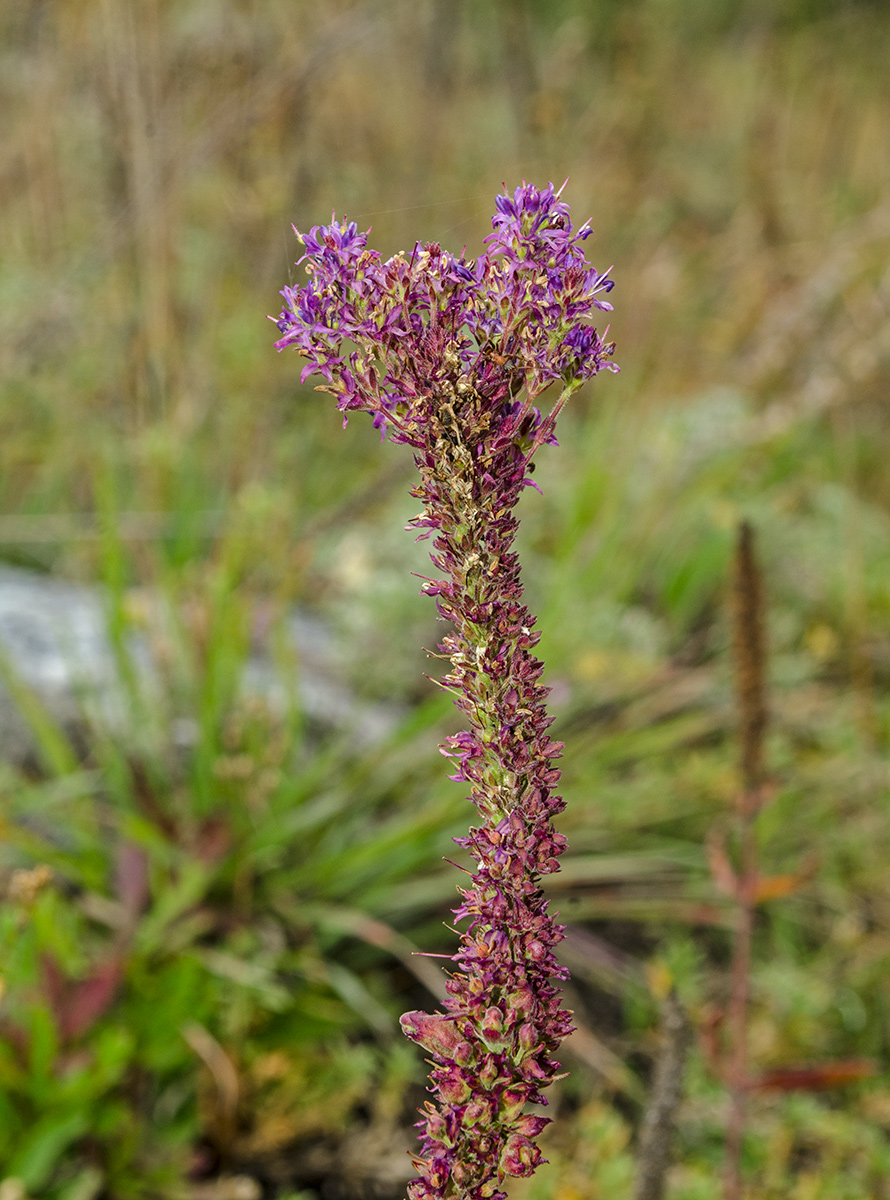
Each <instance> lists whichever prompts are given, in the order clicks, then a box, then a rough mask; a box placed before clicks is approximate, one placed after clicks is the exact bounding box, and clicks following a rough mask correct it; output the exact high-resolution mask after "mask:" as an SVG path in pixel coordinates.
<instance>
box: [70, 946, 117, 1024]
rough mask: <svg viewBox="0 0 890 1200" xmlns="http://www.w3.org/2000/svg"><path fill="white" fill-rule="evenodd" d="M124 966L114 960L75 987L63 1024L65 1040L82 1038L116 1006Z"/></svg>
mask: <svg viewBox="0 0 890 1200" xmlns="http://www.w3.org/2000/svg"><path fill="white" fill-rule="evenodd" d="M121 975H122V970H121V963H120V960H119V959H115V958H112V959H110V960H109V961H108V962H106V963H103V964H102V965H101V966H100V967H97V968H96V970H95V971H94V972H93V974H92V975H91V976H90V977H89V978H88V979H84V980H83V982H82V983H78V984H75V985H74V987H73V988H72V989H71V992H70V993H69V998H68V1004H67V1010H66V1012H65V1016H64V1019H63V1021H62V1025H61V1031H62V1035H63V1036H64V1037H69V1038H73V1037H78V1036H79V1035H80V1034H81V1033H86V1031H87V1030H88V1029H89V1028H90V1027H91V1026H93V1025H95V1023H96V1022H97V1021H98V1019H99V1018H100V1017H101V1016H102V1014H103V1013H104V1012H106V1011H107V1010H108V1009H109V1008H110V1007H111V1005H112V1003H113V1001H114V997H115V995H116V993H117V989H118V985H119V984H120V981H121Z"/></svg>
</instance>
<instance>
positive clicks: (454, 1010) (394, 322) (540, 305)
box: [276, 183, 617, 1200]
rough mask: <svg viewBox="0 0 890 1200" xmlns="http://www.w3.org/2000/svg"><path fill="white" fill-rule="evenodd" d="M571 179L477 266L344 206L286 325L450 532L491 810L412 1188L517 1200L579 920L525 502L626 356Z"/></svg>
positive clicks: (432, 532) (457, 743)
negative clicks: (520, 539) (560, 828)
mask: <svg viewBox="0 0 890 1200" xmlns="http://www.w3.org/2000/svg"><path fill="white" fill-rule="evenodd" d="M561 191H562V189H560V191H559V192H556V191H555V190H554V188H553V185H552V184H550V185H549V186H548V187H547V188H544V189H542V190H539V189H537V188H535V187H533V186H532V185H530V184H526V183H523V185H522V186H521V187H519V188H517V189H516V191H515V192H514V193H513V196H512V197H511V196H509V195H506V194H505V195H502V196H498V197H497V200H496V212H495V215H494V217H493V218H492V229H493V232H492V233H491V234H489V236H488V237H487V238H486V249H485V252H484V253H483V254H482V255H480V257H479V258H478V259H476V260H475V261H473V260H467V259H464V258H456V257H455V256H453V255H451V254H448V253H447V252H444V251H443V250H442V249H441V247H440V246H438V245H437V244H435V243H430V244H425V245H424V244H420V243H418V244H417V245H416V246H415V248H414V250H413V252H412V253H411V255H410V257H409V256H406V255H405V254H396V255H394V256H393V257H392V258H390V259H387V260H386V261H384V260H383V259H382V258H381V256H380V255H379V254H378V253H377V252H376V251H374V250H368V249H367V235H366V234H363V233H359V232H358V229H357V226H356V225H355V223H354V222H350V223H349V224H343V223H338V222H337V221H336V220H334V219H333V218H332V222H331V224H330V225H328V226H316V227H315V228H313V229H312V230H311V232H310V233H309V234H308V235H300V236H302V239H303V244H304V247H305V251H306V253H305V255H304V257H303V259H301V260H300V261H301V262H305V263H306V270H307V272H308V274H309V281H308V283H307V284H306V285H305V286H304V287H302V288H298V289H294V288H285V289H284V290H283V292H282V293H281V294H282V296H283V297H284V300H285V306H284V309H283V311H282V313H281V315H280V317H279V318H278V319H277V322H276V323H277V325H278V329H279V331H280V333H281V335H282V336H281V338H280V339H279V341H278V342H276V346H277V348H278V349H279V350H282V349H284V348H285V347H286V346H293V347H294V348H296V349H297V350H299V351H300V353H301V354H303V355H305V357H306V358H307V359H308V360H309V361H308V364H307V367H306V368H305V369H304V372H303V375H304V377H305V376H306V375H308V374H318V375H320V376H321V377H322V378H323V380H324V384H323V385H322V386H321V387H320V389H319V390H321V391H325V392H330V393H331V394H332V395H333V396H335V397H336V400H337V405H338V407H339V408H340V409H341V411H342V412H344V414H348V413H349V412H353V411H364V412H367V413H369V414H370V415H371V416H372V417H373V420H374V424H375V425H376V426H377V427H379V428H380V429H381V430H382V432H383V434H384V435H388V436H389V437H390V438H391V439H392V440H393V441H397V442H404V443H407V444H408V445H410V446H411V447H413V449H414V460H415V463H416V465H417V467H418V470H419V472H420V482H419V484H418V485H417V486H416V487H415V488H414V490H413V492H412V494H413V495H414V496H416V497H417V498H418V499H420V500H421V501H422V504H423V511H422V512H421V513H420V514H418V516H417V517H415V518H414V519H413V520H412V522H411V525H410V527H411V528H414V529H417V530H419V531H420V532H419V536H420V537H434V538H435V540H434V542H433V549H432V552H431V558H432V561H433V564H434V566H435V567H436V568H437V570H438V571H439V572H440V575H439V577H437V578H435V579H429V580H427V581H426V582H425V583H424V586H423V588H422V591H423V592H424V593H426V594H427V595H430V596H433V597H435V600H436V605H437V607H438V610H439V613H440V615H441V616H442V617H443V618H444V619H445V620H446V621H448V622H450V623H451V625H452V631H451V632H450V633H449V634H447V635H446V637H445V638H444V639H443V641H442V643H441V645H440V649H441V650H443V651H444V652H445V653H446V654H447V655H448V656H449V658H450V660H451V668H450V670H449V672H448V674H446V675H445V676H444V678H443V680H442V685H443V686H444V687H445V688H446V689H448V690H449V691H450V692H451V693H452V695H453V696H454V702H455V704H456V705H457V706H458V708H460V709H461V710H462V711H463V712H464V713H465V714H466V716H467V719H468V723H469V729H468V730H467V731H465V732H463V733H460V734H457V735H455V736H454V737H451V738H449V739H448V742H447V744H446V745H445V746H443V747H442V751H443V753H444V754H445V755H446V756H447V757H449V758H453V759H454V760H455V761H456V765H457V771H456V772H455V773H454V774H453V775H452V776H451V778H453V779H455V780H458V781H460V782H463V783H466V784H468V785H469V787H470V798H471V799H472V801H473V803H474V804H475V806H476V808H477V810H478V812H479V815H480V817H481V824H480V825H479V827H478V828H473V829H471V830H470V832H469V834H468V835H467V837H465V838H460V839H459V844H460V845H462V846H463V847H464V848H465V849H466V850H467V851H468V852H469V854H470V855H471V856H472V857H473V859H474V860H475V863H476V871H475V873H474V874H473V876H472V880H471V882H470V885H469V886H468V887H466V888H459V889H458V890H459V891H460V894H461V897H462V901H461V904H460V905H459V907H458V908H456V909H455V910H454V911H455V916H456V919H457V921H458V922H465V923H466V924H465V927H464V930H463V933H462V934H461V944H460V948H459V949H458V951H457V953H456V954H455V956H454V962H455V964H456V969H455V971H454V973H453V974H452V975H451V977H450V978H449V980H448V982H447V984H446V989H447V992H448V999H447V1000H446V1001H445V1004H444V1009H445V1011H444V1012H441V1013H434V1014H429V1013H419V1012H413V1013H407V1014H406V1015H405V1016H404V1017H402V1028H403V1030H404V1032H405V1034H406V1036H407V1037H409V1038H410V1039H411V1040H412V1041H414V1042H416V1043H417V1044H418V1045H420V1046H422V1047H423V1049H424V1050H425V1051H426V1052H427V1053H428V1055H429V1056H430V1059H431V1061H432V1070H431V1073H430V1080H431V1089H430V1090H431V1092H432V1093H433V1096H434V1098H435V1103H433V1102H427V1104H426V1106H425V1109H424V1111H423V1112H422V1113H421V1116H422V1118H423V1120H422V1121H421V1122H420V1128H421V1130H422V1133H421V1137H422V1148H421V1151H420V1154H419V1155H418V1157H417V1158H416V1159H415V1166H416V1167H417V1170H418V1172H419V1177H418V1178H417V1179H415V1180H414V1181H413V1182H412V1183H411V1184H410V1186H409V1196H410V1198H411V1200H501V1198H502V1197H503V1196H504V1195H505V1193H504V1192H502V1191H501V1190H500V1188H501V1185H502V1184H503V1182H504V1180H505V1178H506V1177H507V1176H510V1175H513V1176H523V1175H530V1174H532V1173H533V1171H534V1170H535V1168H536V1166H537V1165H538V1164H539V1163H540V1162H541V1161H542V1159H541V1152H540V1150H539V1148H538V1147H537V1145H536V1144H535V1139H536V1138H537V1136H538V1135H539V1134H540V1133H541V1131H542V1129H543V1128H544V1126H545V1125H546V1124H547V1123H548V1121H547V1118H544V1117H540V1116H536V1115H533V1114H530V1113H527V1112H526V1111H525V1108H526V1106H527V1105H528V1104H530V1103H531V1104H544V1103H546V1100H545V1098H544V1096H543V1091H542V1090H543V1089H544V1088H546V1087H547V1086H548V1084H550V1083H551V1082H552V1081H553V1079H554V1078H555V1077H556V1075H557V1072H558V1071H559V1064H558V1063H557V1062H556V1061H555V1060H554V1059H553V1058H552V1057H551V1056H552V1054H553V1053H554V1052H555V1051H556V1049H557V1047H558V1046H559V1043H560V1041H561V1040H562V1039H563V1038H564V1037H565V1036H566V1035H567V1034H568V1033H570V1032H571V1030H572V1024H571V1013H569V1012H568V1011H566V1010H565V1009H563V1008H561V1006H560V994H559V990H558V988H557V986H556V984H557V982H558V981H559V980H561V979H564V978H566V972H565V970H564V969H563V968H562V967H560V966H559V964H558V963H557V961H556V958H555V956H554V953H553V948H554V946H555V945H556V944H557V943H558V942H559V941H560V940H561V939H562V936H563V928H562V926H560V925H558V924H556V923H555V922H554V921H553V919H552V918H551V917H550V916H549V914H548V911H547V903H546V901H545V900H544V897H543V894H542V891H541V887H540V879H541V876H543V875H548V874H551V873H553V872H554V871H557V870H559V861H558V860H559V856H560V854H562V852H563V850H564V849H565V838H564V837H563V835H562V834H559V833H557V832H556V831H555V830H554V827H553V818H554V817H555V816H556V815H558V814H559V813H560V812H561V811H562V810H563V808H564V803H563V801H562V799H561V798H560V797H559V796H557V795H555V794H554V791H553V789H554V787H555V786H556V784H557V782H558V781H559V776H560V772H559V770H558V768H557V767H556V765H555V760H556V759H557V758H558V757H559V755H560V753H561V751H562V744H561V743H560V742H555V741H552V740H551V739H550V737H549V735H548V732H547V731H548V729H549V727H550V724H551V718H550V717H548V716H547V713H546V710H545V707H544V701H545V698H546V696H547V693H548V689H547V688H546V687H544V686H543V685H542V684H541V682H540V679H541V675H542V672H543V669H544V668H543V664H542V663H541V662H540V661H539V660H538V659H537V658H535V657H534V655H533V654H532V650H533V649H534V647H535V645H536V644H537V642H538V639H539V637H540V635H539V634H538V633H537V632H535V630H534V624H535V620H534V617H532V615H531V613H529V611H528V609H527V608H526V607H525V606H524V605H523V604H522V584H521V582H520V574H519V560H518V557H517V555H516V553H515V551H514V550H513V541H514V538H515V536H516V530H517V527H518V521H517V518H516V516H515V515H514V511H513V510H514V508H515V505H516V503H517V501H518V499H519V496H520V494H521V492H522V490H523V488H524V487H525V486H527V485H528V484H529V483H530V482H531V480H530V478H529V472H530V465H531V459H532V456H533V455H534V454H535V452H536V451H537V449H538V447H539V446H541V445H542V444H544V443H555V437H554V426H555V423H556V417H557V415H558V413H559V411H560V409H561V408H562V406H563V404H564V403H565V401H566V400H567V399H568V397H569V396H570V395H571V393H572V392H574V391H575V390H576V389H577V388H578V387H580V386H581V384H582V383H583V382H584V381H585V380H586V379H590V378H592V377H593V376H594V375H596V374H597V373H598V372H599V371H602V370H609V371H615V370H617V367H615V366H614V364H613V363H612V362H611V354H612V350H613V346H612V345H611V344H607V343H605V342H604V341H603V338H602V337H601V336H600V334H599V333H598V332H597V330H596V329H595V328H594V326H593V325H592V324H591V318H592V317H593V316H594V315H595V313H596V312H597V311H610V310H611V305H610V304H608V303H607V302H606V301H605V300H604V299H603V298H602V297H603V296H604V295H605V294H606V293H608V292H609V291H611V289H612V286H613V283H612V280H611V279H609V278H608V272H604V273H602V274H599V273H597V271H595V270H594V268H593V267H592V266H591V265H590V264H589V263H588V262H587V260H586V258H585V256H584V251H583V248H582V243H583V242H584V241H585V239H586V238H587V237H588V235H589V234H590V228H589V226H587V225H585V226H582V227H581V229H579V230H577V231H575V230H574V228H573V226H572V222H571V218H570V214H569V207H568V205H567V204H566V203H564V202H563V201H562V200H561V199H560V194H561ZM344 342H348V343H351V344H352V347H353V348H351V349H347V348H346V347H345V346H344ZM552 383H558V384H560V392H559V395H558V397H557V399H556V401H555V403H554V405H553V406H552V408H551V409H550V411H549V412H548V413H547V414H546V415H542V413H541V412H540V411H539V409H538V408H537V407H535V406H534V405H533V401H534V399H535V397H536V396H538V395H540V393H542V392H543V391H544V390H545V389H546V388H547V387H548V386H549V385H550V384H552ZM523 392H524V395H523Z"/></svg>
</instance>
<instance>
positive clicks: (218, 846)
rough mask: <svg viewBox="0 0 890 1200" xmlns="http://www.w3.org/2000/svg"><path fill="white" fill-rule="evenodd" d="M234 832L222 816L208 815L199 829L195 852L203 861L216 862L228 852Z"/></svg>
mask: <svg viewBox="0 0 890 1200" xmlns="http://www.w3.org/2000/svg"><path fill="white" fill-rule="evenodd" d="M231 844H232V834H231V831H230V830H229V827H228V825H227V824H226V822H225V820H224V819H223V818H222V817H208V818H207V820H206V821H204V822H203V824H202V825H201V827H200V829H199V830H198V836H197V841H196V845H195V852H196V853H197V855H198V858H200V859H201V861H202V862H206V863H210V864H212V863H215V862H217V861H218V860H219V859H221V858H222V857H223V856H224V855H225V854H227V853H228V850H229V847H230V846H231Z"/></svg>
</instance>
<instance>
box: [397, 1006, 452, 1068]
mask: <svg viewBox="0 0 890 1200" xmlns="http://www.w3.org/2000/svg"><path fill="white" fill-rule="evenodd" d="M399 1024H400V1025H401V1027H402V1032H403V1033H404V1035H405V1037H407V1038H410V1039H411V1041H412V1042H417V1044H418V1045H419V1046H423V1048H424V1050H429V1052H430V1053H431V1054H435V1055H438V1057H439V1058H444V1059H448V1058H450V1057H451V1055H452V1053H453V1051H454V1050H455V1048H456V1047H457V1046H458V1045H459V1044H460V1042H461V1040H462V1039H461V1036H460V1034H459V1033H458V1031H457V1029H456V1028H455V1025H454V1022H453V1021H449V1020H448V1019H447V1018H446V1017H443V1016H442V1014H441V1013H425V1012H409V1013H405V1014H404V1016H402V1017H400V1018H399Z"/></svg>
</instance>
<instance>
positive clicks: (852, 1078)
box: [750, 1058, 877, 1092]
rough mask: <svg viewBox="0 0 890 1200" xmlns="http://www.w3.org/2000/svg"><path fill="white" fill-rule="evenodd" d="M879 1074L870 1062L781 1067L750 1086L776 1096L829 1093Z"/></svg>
mask: <svg viewBox="0 0 890 1200" xmlns="http://www.w3.org/2000/svg"><path fill="white" fill-rule="evenodd" d="M876 1071H877V1068H876V1066H875V1064H874V1063H873V1062H872V1061H871V1060H870V1059H867V1058H848V1059H838V1060H837V1061H835V1062H825V1063H813V1064H810V1065H804V1066H799V1067H778V1068H776V1070H774V1071H764V1073H763V1074H762V1075H759V1076H758V1077H757V1078H756V1079H752V1080H751V1084H750V1086H751V1087H752V1088H756V1089H757V1090H759V1091H772V1092H797V1091H803V1092H825V1091H829V1090H830V1089H831V1088H839V1087H845V1086H846V1085H847V1084H848V1083H856V1082H857V1081H858V1080H860V1079H868V1078H869V1077H870V1076H872V1075H874V1074H875V1073H876Z"/></svg>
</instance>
